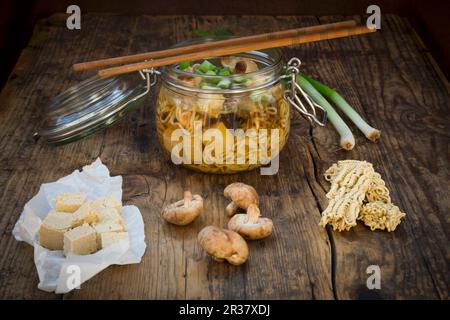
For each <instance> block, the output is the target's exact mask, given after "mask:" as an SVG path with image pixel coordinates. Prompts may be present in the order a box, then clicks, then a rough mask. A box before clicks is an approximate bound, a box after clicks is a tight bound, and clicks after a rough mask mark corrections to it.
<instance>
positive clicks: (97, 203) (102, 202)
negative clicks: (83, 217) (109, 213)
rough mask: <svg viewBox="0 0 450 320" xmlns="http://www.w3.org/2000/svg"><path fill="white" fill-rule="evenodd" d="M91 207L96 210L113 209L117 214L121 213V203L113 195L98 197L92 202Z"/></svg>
mask: <svg viewBox="0 0 450 320" xmlns="http://www.w3.org/2000/svg"><path fill="white" fill-rule="evenodd" d="M92 205H93V206H94V207H96V208H97V209H102V208H114V209H115V210H116V211H117V213H118V214H120V212H121V211H122V203H121V202H120V201H119V200H117V199H116V198H115V197H114V196H113V195H111V196H109V197H99V198H97V199H95V200H94V201H93V203H92Z"/></svg>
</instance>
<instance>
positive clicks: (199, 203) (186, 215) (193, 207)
mask: <svg viewBox="0 0 450 320" xmlns="http://www.w3.org/2000/svg"><path fill="white" fill-rule="evenodd" d="M202 212H203V198H202V197H201V196H200V195H198V194H194V195H192V200H190V202H189V203H188V204H186V201H185V199H183V200H180V201H177V202H174V203H172V204H170V205H168V206H167V207H165V208H164V210H163V212H162V216H163V218H164V220H166V221H167V222H170V223H172V224H175V225H177V226H185V225H187V224H189V223H191V222H192V221H194V220H195V218H197V217H198V216H199V214H200V213H202Z"/></svg>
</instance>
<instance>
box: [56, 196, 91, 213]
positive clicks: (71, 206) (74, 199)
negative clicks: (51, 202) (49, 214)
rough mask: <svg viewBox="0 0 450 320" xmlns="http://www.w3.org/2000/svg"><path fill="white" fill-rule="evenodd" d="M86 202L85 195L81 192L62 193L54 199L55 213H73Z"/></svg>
mask: <svg viewBox="0 0 450 320" xmlns="http://www.w3.org/2000/svg"><path fill="white" fill-rule="evenodd" d="M85 201H86V195H85V194H84V193H81V192H62V193H60V194H58V196H57V197H56V199H55V202H56V211H60V212H75V211H76V210H78V208H80V207H81V205H82V204H83V203H84V202H85Z"/></svg>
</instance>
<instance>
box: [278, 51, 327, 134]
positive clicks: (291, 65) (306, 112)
mask: <svg viewBox="0 0 450 320" xmlns="http://www.w3.org/2000/svg"><path fill="white" fill-rule="evenodd" d="M300 65H301V61H300V59H298V58H292V59H291V60H289V62H288V65H287V68H286V74H285V75H283V76H282V78H284V79H289V81H288V86H287V88H286V90H285V91H284V98H285V99H286V100H287V101H289V103H290V104H291V105H292V106H293V107H294V108H295V109H297V110H298V111H299V112H300V113H301V114H302V116H303V117H304V118H306V119H307V120H308V121H309V122H310V123H311V124H313V123H317V124H318V125H319V126H322V127H323V126H325V125H326V120H327V112H326V110H325V109H324V108H323V107H322V106H320V105H319V104H318V103H316V102H315V101H314V100H313V99H312V98H311V97H310V96H309V95H308V94H307V93H306V92H305V91H304V90H303V89H302V87H301V86H300V85H299V84H298V83H297V75H298V74H299V73H300ZM301 98H303V100H304V101H305V102H306V103H305V102H304V101H302V99H301ZM317 109H320V110H321V111H322V113H323V116H322V119H321V120H319V119H318V116H317Z"/></svg>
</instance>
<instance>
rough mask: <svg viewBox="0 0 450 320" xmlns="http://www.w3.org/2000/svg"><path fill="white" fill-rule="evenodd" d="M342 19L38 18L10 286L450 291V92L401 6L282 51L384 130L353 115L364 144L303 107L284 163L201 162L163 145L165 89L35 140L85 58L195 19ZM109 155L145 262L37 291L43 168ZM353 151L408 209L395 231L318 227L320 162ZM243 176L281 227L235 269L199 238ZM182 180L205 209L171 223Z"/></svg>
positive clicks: (282, 294)
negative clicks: (224, 170) (207, 170)
mask: <svg viewBox="0 0 450 320" xmlns="http://www.w3.org/2000/svg"><path fill="white" fill-rule="evenodd" d="M335 20H344V17H321V18H316V17H313V16H302V17H292V16H291V17H271V16H227V17H217V16H205V17H192V16H124V15H107V14H86V15H84V16H83V22H82V29H81V30H80V31H69V30H67V29H66V28H65V15H55V16H52V17H51V18H49V19H46V20H42V21H40V23H39V24H38V25H37V27H36V29H35V32H34V34H33V38H32V40H31V42H30V43H29V45H28V46H27V47H26V48H25V49H24V51H23V52H22V55H21V58H20V59H19V62H18V64H17V66H16V67H15V69H14V71H13V73H12V74H11V76H10V78H9V81H8V83H7V85H6V86H5V88H4V89H3V91H2V93H1V96H0V130H1V131H0V132H1V133H2V135H1V136H0V150H2V152H1V154H0V185H2V186H3V188H2V189H1V190H0V209H1V211H2V213H3V214H2V215H1V216H0V231H1V233H0V252H1V253H2V254H1V256H0V298H39V299H58V298H59V299H60V298H64V299H74V298H75V299H84V298H86V299H106V298H108V299H119V298H120V299H133V298H136V299H185V298H188V299H205V298H223V299H238V298H244V299H245V298H246V299H258V298H261V299H335V298H337V299H354V298H401V299H410V298H436V299H448V295H449V282H450V281H449V276H448V273H447V271H448V270H449V252H448V230H449V228H448V224H449V220H448V212H449V200H448V197H446V195H447V194H448V191H449V190H448V180H449V171H448V163H449V152H448V143H449V128H448V123H449V116H448V102H449V96H448V92H447V91H446V87H445V85H444V84H443V83H442V81H441V79H439V77H438V76H437V75H436V72H435V70H434V69H433V66H432V64H431V63H430V62H429V60H428V57H427V54H426V53H427V52H426V49H425V48H424V47H423V46H422V45H421V43H420V42H419V41H417V38H416V37H415V35H413V31H412V29H411V27H410V26H409V24H408V23H407V22H406V21H405V20H404V19H402V18H400V17H397V16H387V17H385V18H384V20H383V29H382V30H381V32H378V33H376V34H371V35H368V36H364V37H353V38H348V39H340V40H334V41H327V42H321V43H311V44H306V45H302V46H301V47H300V46H296V47H292V48H287V49H286V50H284V53H285V56H286V58H289V57H292V56H298V57H300V58H301V59H302V61H303V66H304V68H305V70H306V71H305V72H306V73H307V74H311V75H312V76H314V77H317V78H319V79H321V80H323V81H324V82H326V83H329V84H330V85H332V86H335V87H336V88H337V89H338V91H339V92H341V93H342V95H343V96H345V97H346V98H347V99H348V100H349V102H350V103H351V104H352V105H353V106H355V108H356V109H357V110H358V111H359V112H361V114H362V115H363V116H364V117H366V118H368V119H370V121H371V122H372V123H373V124H374V126H376V127H377V128H379V129H381V130H382V132H383V134H382V138H381V141H380V143H378V144H373V143H371V142H369V141H367V140H365V138H364V137H363V136H362V135H361V134H360V133H359V132H357V129H356V128H355V127H354V126H351V129H352V131H353V132H354V134H355V136H356V139H357V145H356V148H355V149H354V150H353V151H351V152H345V151H343V150H339V149H338V147H337V145H338V143H337V139H338V137H337V135H336V133H335V132H334V130H332V128H326V129H322V128H310V127H309V125H308V122H307V121H305V120H303V119H302V118H301V117H299V116H298V115H295V116H294V119H293V123H292V131H291V135H290V137H289V142H288V144H287V146H286V148H285V149H284V150H283V152H282V154H281V158H280V171H279V173H278V174H277V175H276V176H271V177H267V176H260V175H259V171H252V172H247V173H242V174H239V175H228V176H216V175H206V174H201V173H195V172H192V171H189V170H187V169H183V168H177V167H175V166H174V165H173V164H172V163H171V162H170V161H169V160H167V159H166V158H164V156H163V154H162V150H161V148H160V146H159V143H158V141H157V138H156V130H155V126H154V117H155V114H154V103H155V97H156V92H157V88H156V89H155V90H154V91H153V92H152V94H151V95H150V96H149V97H148V98H147V99H146V101H145V103H144V105H143V107H142V108H140V109H138V110H136V111H134V112H133V113H131V114H130V115H129V116H128V117H127V118H126V119H124V120H123V121H121V122H120V123H118V124H117V125H115V126H114V127H112V128H109V129H107V130H105V131H104V132H101V133H99V134H96V135H93V136H91V137H88V138H86V139H84V140H82V141H78V142H75V143H72V144H69V145H66V146H61V147H50V146H47V145H45V144H44V143H43V142H42V141H38V142H34V141H33V139H32V134H33V132H35V131H36V130H37V129H38V127H39V124H40V123H41V121H42V118H43V113H42V107H43V106H44V105H45V104H47V103H48V102H49V100H50V99H51V97H53V96H54V95H56V94H57V93H59V92H60V91H62V90H63V89H65V88H67V87H68V86H70V85H73V84H75V83H77V82H79V81H81V80H83V79H85V78H87V77H88V76H89V75H90V74H92V73H75V72H72V71H71V69H70V66H71V65H72V64H73V63H75V62H77V61H83V60H92V59H100V58H106V57H110V56H116V55H121V54H131V53H137V52H144V51H150V50H156V49H161V48H166V47H168V46H170V45H173V44H175V43H176V42H178V41H181V40H184V39H187V38H190V37H192V30H194V29H203V30H213V29H217V28H225V29H229V30H230V31H232V32H233V33H234V34H236V35H245V34H254V33H261V32H269V31H275V30H283V29H288V28H294V27H302V26H309V25H314V24H317V23H318V22H319V21H320V22H323V23H325V22H331V21H335ZM99 44H101V45H99ZM18 111H20V112H18ZM97 157H101V159H102V161H103V162H104V163H105V164H106V165H107V166H108V167H109V169H110V170H111V172H112V174H113V175H119V174H120V175H122V176H123V179H124V199H123V200H124V202H125V203H126V204H134V205H137V206H138V207H139V208H140V209H141V212H142V214H143V217H144V221H145V226H146V227H145V232H146V242H147V245H148V248H147V251H146V253H145V255H144V257H143V260H142V262H141V264H139V265H130V266H113V267H109V268H107V269H106V270H104V271H103V272H102V273H100V274H99V275H97V276H96V277H94V278H93V279H91V280H90V281H88V282H87V283H85V284H84V285H83V286H82V289H81V290H75V291H73V292H71V293H69V294H66V295H64V296H58V295H55V294H50V293H45V292H42V291H39V290H38V289H37V288H36V286H37V282H38V279H37V274H36V271H35V267H34V263H33V256H32V249H31V248H30V247H29V246H28V245H26V244H24V243H19V242H17V241H15V240H14V239H13V237H12V235H11V231H12V228H13V226H14V224H15V222H16V220H17V218H18V216H19V215H20V212H21V210H22V208H23V206H24V204H25V202H26V201H27V200H28V199H30V198H31V197H32V196H33V195H34V194H36V192H37V191H38V188H39V186H40V185H41V184H42V183H44V182H48V181H53V180H56V179H58V178H59V177H61V176H63V175H67V174H69V173H70V172H72V171H73V170H75V169H78V168H81V167H82V166H83V165H85V164H87V163H90V162H92V161H93V160H95V159H96V158H97ZM345 158H349V159H350V158H354V159H365V160H368V161H371V162H373V163H374V165H375V167H376V169H377V171H379V172H380V173H381V174H382V176H383V178H384V179H385V180H386V183H387V185H388V186H389V188H390V189H391V191H392V198H393V201H394V202H395V203H396V204H397V205H398V206H400V208H401V209H403V210H404V211H405V212H407V214H408V215H407V217H406V219H405V221H404V222H402V224H401V225H400V226H399V228H398V229H397V230H396V231H395V232H394V233H385V232H371V231H370V230H369V229H368V228H365V227H364V226H358V227H357V228H355V229H353V230H352V231H349V232H345V233H341V234H338V233H333V232H332V231H330V230H327V229H323V228H320V227H319V226H318V221H319V219H320V212H321V211H322V210H323V208H324V207H325V206H326V199H325V193H326V190H327V188H328V185H327V183H326V182H325V181H324V179H323V178H322V173H323V171H324V170H325V169H326V168H327V167H328V166H329V165H330V164H331V163H333V162H335V161H337V160H339V159H345ZM237 180H239V181H243V182H246V183H249V184H251V185H253V186H254V187H255V188H256V189H257V190H258V192H259V194H260V196H261V211H262V213H263V214H264V215H266V216H268V217H271V218H272V219H273V220H274V225H275V232H274V234H273V236H272V237H271V238H268V239H265V240H263V241H257V242H251V243H249V246H250V259H249V261H248V262H247V263H246V264H245V265H243V266H241V267H238V268H236V267H232V266H230V265H227V264H217V263H215V262H213V261H212V260H211V259H210V258H208V257H207V256H206V255H205V254H204V253H203V252H202V251H201V250H200V248H199V247H198V245H197V244H196V236H197V233H198V232H199V230H201V228H203V227H204V226H206V225H211V224H213V225H218V226H226V223H227V220H228V218H227V217H226V214H225V212H224V208H225V206H226V205H227V201H226V200H225V199H224V197H223V195H222V193H223V188H224V186H226V185H227V184H228V183H231V182H234V181H237ZM185 189H191V190H192V191H193V192H195V193H200V194H201V195H202V196H203V197H204V199H205V212H204V214H203V215H202V216H200V217H199V219H197V220H196V221H195V222H194V223H193V224H192V225H190V226H188V227H184V228H183V227H176V226H172V225H168V224H167V223H165V222H164V221H163V220H162V219H161V218H160V212H161V208H162V207H163V206H164V205H167V204H168V203H171V202H173V201H175V200H178V199H180V198H181V197H182V193H183V190H185ZM371 264H377V265H379V266H380V267H381V271H382V289H381V290H375V291H373V290H372V291H369V290H367V288H366V279H367V276H368V275H367V274H366V268H367V267H368V266H369V265H371Z"/></svg>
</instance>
